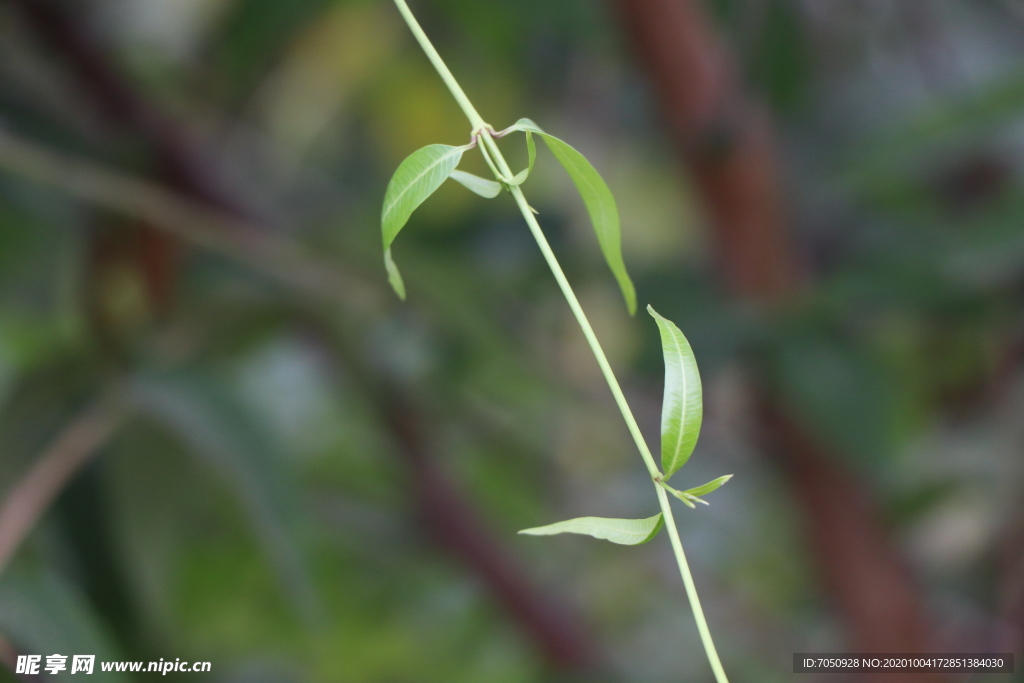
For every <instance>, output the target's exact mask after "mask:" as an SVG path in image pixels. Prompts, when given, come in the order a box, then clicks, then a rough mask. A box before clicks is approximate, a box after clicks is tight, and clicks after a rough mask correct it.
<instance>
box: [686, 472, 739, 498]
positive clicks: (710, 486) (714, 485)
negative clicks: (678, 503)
mask: <svg viewBox="0 0 1024 683" xmlns="http://www.w3.org/2000/svg"><path fill="white" fill-rule="evenodd" d="M730 479H732V475H731V474H727V475H725V476H724V477H719V478H718V479H712V480H711V481H709V482H708V483H706V484H704V485H703V486H697V487H696V488H692V489H686V490H685V491H683V493H686V494H689V495H691V496H706V495H707V494H709V493H711V492H712V491H714V490H716V489H718V488H719V487H721V486H722V484H724V483H725V482H727V481H729V480H730Z"/></svg>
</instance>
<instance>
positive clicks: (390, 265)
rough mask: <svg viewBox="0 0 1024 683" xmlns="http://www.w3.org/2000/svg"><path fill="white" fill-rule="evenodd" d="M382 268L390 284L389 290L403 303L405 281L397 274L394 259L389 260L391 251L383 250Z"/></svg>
mask: <svg viewBox="0 0 1024 683" xmlns="http://www.w3.org/2000/svg"><path fill="white" fill-rule="evenodd" d="M384 268H385V269H386V270H387V271H388V282H390V283H391V288H392V289H393V290H395V294H397V295H398V298H399V299H401V300H402V301H405V281H404V280H403V279H402V274H401V273H399V272H398V266H396V265H395V261H394V259H392V258H391V249H385V250H384Z"/></svg>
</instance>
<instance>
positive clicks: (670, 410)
mask: <svg viewBox="0 0 1024 683" xmlns="http://www.w3.org/2000/svg"><path fill="white" fill-rule="evenodd" d="M647 311H648V312H649V313H650V314H651V316H652V317H653V318H654V319H655V321H657V323H658V328H659V329H660V330H661V347H662V351H663V352H664V354H665V398H664V399H663V401H662V404H661V467H662V470H664V472H665V479H668V478H669V477H671V476H672V475H673V474H674V473H675V472H676V471H677V470H678V469H679V468H680V467H682V466H683V465H685V464H686V461H687V460H689V459H690V454H691V453H693V447H694V446H696V445H697V436H698V435H699V434H700V423H701V420H702V419H703V416H704V405H703V399H702V394H701V386H700V373H699V372H698V371H697V360H696V359H695V358H694V357H693V350H692V349H691V348H690V343H689V342H688V341H686V337H684V336H683V333H682V332H680V331H679V328H678V327H676V326H675V324H674V323H673V322H672V321H671V320H667V319H666V318H663V317H661V316H660V315H658V313H657V311H655V310H654V309H653V308H651V307H650V306H648V307H647Z"/></svg>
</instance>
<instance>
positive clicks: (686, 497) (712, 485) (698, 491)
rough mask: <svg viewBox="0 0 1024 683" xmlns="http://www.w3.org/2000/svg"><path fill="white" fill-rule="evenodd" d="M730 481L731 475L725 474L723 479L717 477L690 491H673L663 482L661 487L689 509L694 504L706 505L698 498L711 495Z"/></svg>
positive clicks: (693, 506) (704, 501)
mask: <svg viewBox="0 0 1024 683" xmlns="http://www.w3.org/2000/svg"><path fill="white" fill-rule="evenodd" d="M730 479H732V475H731V474H727V475H725V476H724V477H719V478H718V479H713V480H711V481H709V482H708V483H706V484H704V485H703V486H697V487H695V488H692V489H686V490H685V491H677V490H675V489H674V488H672V487H671V486H669V485H668V484H666V483H664V482H662V483H661V485H662V487H664V489H665V490H666V491H668V492H669V493H671V494H672V495H673V496H675V497H676V498H678V499H679V500H681V501H683V502H684V503H686V504H687V505H689V506H690V507H691V508H695V507H697V506H696V505H694V503H703V504H704V505H707V504H708V502H707V501H706V500H703V499H702V498H700V496H704V495H707V494H709V493H711V492H712V491H714V490H715V489H717V488H718V487H720V486H721V485H722V484H724V483H725V482H727V481H729V480H730Z"/></svg>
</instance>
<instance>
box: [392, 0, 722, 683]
mask: <svg viewBox="0 0 1024 683" xmlns="http://www.w3.org/2000/svg"><path fill="white" fill-rule="evenodd" d="M394 1H395V4H396V5H397V6H398V9H399V11H400V12H401V13H402V16H403V17H404V18H405V21H406V23H407V24H408V25H409V28H410V29H411V30H412V32H413V35H415V36H416V39H417V40H418V41H419V43H420V46H421V47H422V48H423V51H424V52H426V53H427V57H428V58H429V59H430V61H431V63H432V64H433V65H434V68H435V69H437V72H438V73H439V74H440V75H441V78H442V79H444V82H445V84H446V85H447V86H448V89H449V90H450V91H451V93H452V95H453V96H454V97H455V100H456V101H457V102H458V103H459V106H460V107H462V111H463V112H465V114H466V117H467V118H468V119H469V122H470V124H471V125H472V126H473V129H474V134H479V139H480V141H481V142H482V144H481V145H480V151H481V153H482V154H483V155H484V159H485V160H486V161H487V164H488V166H490V168H491V171H492V172H494V175H495V177H496V178H497V179H498V180H499V181H502V182H505V181H506V180H507V179H508V178H512V177H513V176H514V174H513V173H512V169H511V168H510V167H509V165H508V162H507V161H505V157H504V156H503V155H502V154H501V150H500V149H498V145H497V143H495V141H494V138H493V137H492V135H491V131H490V130H488V126H487V124H486V123H484V120H483V118H481V117H480V114H478V113H477V111H476V108H474V107H473V105H472V104H471V103H470V101H469V98H467V97H466V94H465V93H464V92H463V91H462V88H461V87H460V86H459V84H458V83H457V82H456V81H455V77H454V76H452V74H451V72H450V71H449V70H448V67H447V66H445V63H444V61H443V60H442V59H441V56H440V55H439V54H438V53H437V50H435V49H434V46H433V45H432V44H431V42H430V39H429V38H427V35H426V34H425V33H424V32H423V29H422V28H420V25H419V23H417V21H416V18H415V17H414V16H413V15H412V12H411V11H410V10H409V7H408V6H407V5H406V4H405V0H394ZM495 166H497V168H495ZM509 191H510V192H511V194H512V197H513V198H514V199H515V201H516V205H517V206H519V210H520V211H521V212H522V214H523V218H524V219H525V220H526V224H527V225H528V226H529V228H530V232H531V233H532V234H533V238H534V239H535V240H536V242H537V246H538V247H540V251H541V253H542V254H543V255H544V260H545V261H547V264H548V267H549V268H550V269H551V273H552V274H553V275H554V276H555V280H556V281H557V282H558V287H559V288H560V289H561V290H562V294H563V295H564V296H565V300H566V301H567V302H568V303H569V308H570V309H572V312H573V315H574V316H576V322H577V323H579V326H580V328H581V329H582V330H583V336H584V337H586V339H587V343H588V344H589V345H590V350H591V351H592V352H593V354H594V358H596V359H597V364H598V366H600V368H601V373H602V374H603V375H604V378H605V381H606V382H607V383H608V388H609V389H611V392H612V396H614V397H615V404H616V405H617V406H618V407H619V412H621V413H622V417H623V419H625V421H626V426H627V427H628V428H629V433H630V435H631V436H632V437H633V441H634V442H635V443H636V447H637V449H639V451H640V455H641V457H642V458H643V460H644V464H645V465H646V466H647V471H648V472H649V473H650V475H651V479H652V480H653V482H654V488H655V490H656V491H657V494H658V504H659V505H660V506H661V512H662V515H663V516H664V519H665V526H666V527H667V528H668V535H669V539H670V540H671V542H672V550H673V552H674V553H675V556H676V563H677V564H678V565H679V573H680V575H681V576H682V577H683V585H684V586H685V587H686V594H687V597H688V598H689V600H690V607H691V608H692V609H693V616H694V618H695V619H696V621H697V630H698V631H699V632H700V638H701V642H702V643H703V644H704V651H705V652H706V653H707V657H708V662H709V663H710V664H711V669H712V671H714V674H715V680H716V681H717V683H729V679H728V678H726V675H725V671H724V669H722V663H721V661H720V660H719V658H718V652H717V650H715V644H714V642H713V641H712V639H711V632H710V631H709V630H708V624H707V620H706V619H705V618H704V610H703V609H702V608H701V605H700V599H699V598H698V597H697V587H696V586H695V585H694V583H693V576H692V575H691V574H690V566H689V564H687V562H686V554H685V553H684V552H683V544H682V541H680V540H679V531H678V529H676V522H675V518H674V517H673V516H672V506H671V505H670V503H669V500H668V495H667V494H666V492H665V489H664V488H662V485H661V483H662V474H661V471H660V470H659V469H658V466H657V464H656V463H655V461H654V456H653V455H651V450H650V448H648V446H647V442H646V441H645V440H644V437H643V434H642V433H641V432H640V427H639V426H638V425H637V423H636V418H635V417H633V411H632V410H631V409H630V407H629V404H628V403H627V402H626V397H625V395H624V394H623V393H622V388H621V387H620V386H619V381H618V380H617V379H616V378H615V373H614V372H613V371H612V366H611V364H610V363H609V362H608V358H607V357H606V356H605V354H604V349H602V348H601V343H600V342H599V341H598V339H597V335H596V334H594V329H593V328H592V327H591V326H590V321H589V320H587V315H586V313H584V312H583V307H582V306H581V305H580V302H579V299H577V298H576V293H575V292H574V291H573V289H572V285H570V284H569V280H568V279H567V278H566V277H565V273H564V272H563V271H562V267H561V265H559V263H558V259H557V258H556V257H555V253H554V252H553V251H552V250H551V245H550V244H548V240H547V238H546V237H545V236H544V232H543V230H541V227H540V224H539V223H538V222H537V219H536V217H535V216H534V215H533V210H532V209H531V208H530V205H529V203H527V201H526V196H525V195H524V194H523V191H522V189H520V188H519V186H518V185H516V186H512V187H510V188H509Z"/></svg>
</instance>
